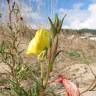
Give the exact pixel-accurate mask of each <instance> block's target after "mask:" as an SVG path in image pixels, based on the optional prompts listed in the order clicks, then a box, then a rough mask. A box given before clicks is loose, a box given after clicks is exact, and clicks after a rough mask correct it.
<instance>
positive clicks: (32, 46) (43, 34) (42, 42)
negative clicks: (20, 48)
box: [26, 29, 50, 56]
mask: <svg viewBox="0 0 96 96" xmlns="http://www.w3.org/2000/svg"><path fill="white" fill-rule="evenodd" d="M49 39H50V32H49V31H47V30H46V29H40V30H38V31H37V32H36V35H35V37H34V38H33V39H32V40H31V42H30V43H29V46H28V49H27V52H26V54H27V55H30V56H31V55H36V56H37V55H39V54H40V53H41V52H42V51H44V49H45V48H48V47H49Z"/></svg>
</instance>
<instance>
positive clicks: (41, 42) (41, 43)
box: [26, 15, 66, 96]
mask: <svg viewBox="0 0 96 96" xmlns="http://www.w3.org/2000/svg"><path fill="white" fill-rule="evenodd" d="M65 16H66V15H65ZM65 16H64V17H63V19H62V20H60V19H59V18H58V16H57V15H56V16H55V21H54V22H52V20H51V19H50V18H49V17H48V19H49V22H50V24H51V28H50V31H48V30H46V29H40V30H38V31H37V32H36V35H35V37H34V38H33V39H32V40H31V42H30V43H29V46H28V49H27V52H26V54H27V55H29V56H32V55H35V56H37V58H38V60H39V62H40V68H41V69H40V72H41V77H40V78H41V84H40V85H41V90H40V93H39V96H45V95H46V93H45V90H46V88H47V84H48V80H49V76H50V73H51V72H52V70H53V65H54V61H55V59H56V57H57V56H58V54H59V53H60V52H61V50H58V36H59V34H60V31H61V28H62V24H63V20H64V18H65ZM42 61H43V62H42ZM44 61H47V63H48V64H44ZM45 66H47V69H46V71H45V70H44V68H45Z"/></svg>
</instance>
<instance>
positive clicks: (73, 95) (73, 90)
mask: <svg viewBox="0 0 96 96" xmlns="http://www.w3.org/2000/svg"><path fill="white" fill-rule="evenodd" d="M52 82H54V81H52ZM52 82H51V83H52ZM55 82H58V83H61V84H63V85H64V87H65V89H66V92H67V96H80V91H79V89H78V88H77V86H76V85H75V84H74V83H73V82H71V81H70V80H68V79H67V78H65V77H64V76H62V75H59V76H58V79H57V80H55Z"/></svg>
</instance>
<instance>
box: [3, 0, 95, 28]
mask: <svg viewBox="0 0 96 96" xmlns="http://www.w3.org/2000/svg"><path fill="white" fill-rule="evenodd" d="M2 1H3V4H2V10H3V11H4V10H5V7H4V6H5V1H6V0H2ZM13 1H14V0H13ZM15 1H16V2H17V3H18V2H19V6H20V9H21V13H22V16H23V17H24V18H25V21H26V22H27V24H28V25H30V26H31V27H33V28H40V27H48V26H49V23H48V19H47V17H48V16H50V17H51V18H53V17H54V15H55V13H57V14H58V15H59V17H60V18H62V17H63V16H64V14H67V17H66V18H65V22H64V24H63V28H71V29H82V28H91V29H96V19H95V18H96V0H15Z"/></svg>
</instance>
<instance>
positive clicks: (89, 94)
mask: <svg viewBox="0 0 96 96" xmlns="http://www.w3.org/2000/svg"><path fill="white" fill-rule="evenodd" d="M72 36H73V35H71V36H64V35H63V34H62V35H61V36H60V48H59V49H62V50H63V52H62V53H61V54H60V55H59V56H58V58H57V61H56V64H55V65H54V72H53V76H56V75H60V74H63V75H66V76H68V78H69V79H70V80H71V81H73V82H74V83H76V84H77V85H78V86H79V88H80V92H83V91H84V90H86V89H87V88H88V87H89V86H90V85H91V83H92V82H93V80H94V79H95V78H94V75H93V74H92V72H91V70H90V67H91V69H92V70H93V72H94V74H95V76H96V41H90V40H89V39H80V37H77V36H73V37H72ZM22 42H24V43H23V45H21V47H22V46H24V47H23V48H25V49H26V40H25V41H24V40H22ZM27 42H28V41H27ZM71 49H72V50H76V51H79V52H80V50H81V49H82V50H83V51H84V54H85V55H86V58H87V59H88V60H89V61H90V62H89V63H90V67H89V66H88V65H87V64H86V63H85V62H84V60H83V59H82V58H81V57H78V58H74V57H70V56H69V55H68V54H66V52H68V51H69V50H71ZM90 57H91V58H90ZM8 69H9V68H8V67H7V66H6V65H5V64H3V63H0V73H4V72H7V71H6V70H8ZM95 80H96V79H95ZM81 96H96V91H93V90H92V91H86V92H85V93H84V94H82V95H81Z"/></svg>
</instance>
